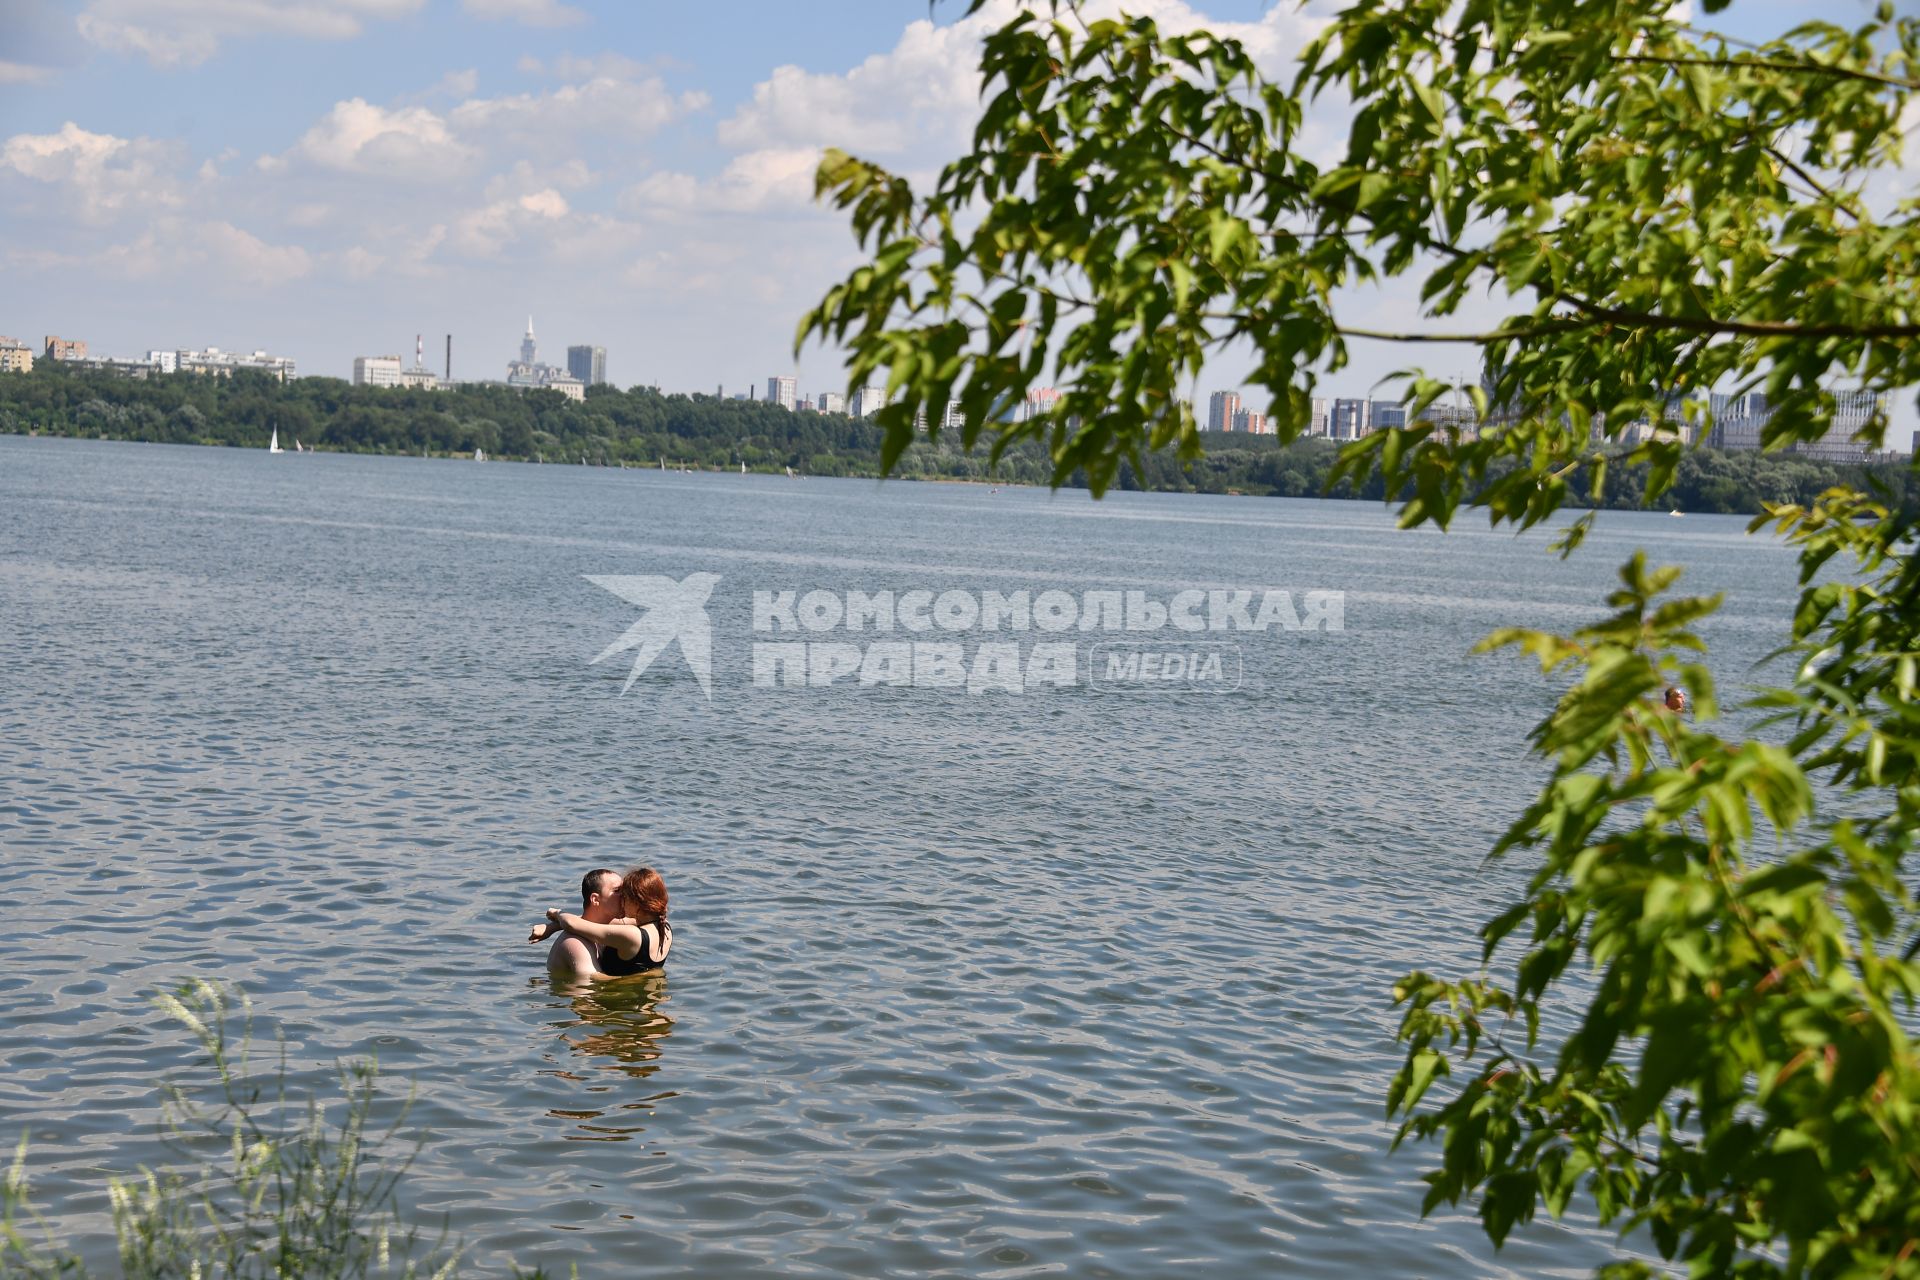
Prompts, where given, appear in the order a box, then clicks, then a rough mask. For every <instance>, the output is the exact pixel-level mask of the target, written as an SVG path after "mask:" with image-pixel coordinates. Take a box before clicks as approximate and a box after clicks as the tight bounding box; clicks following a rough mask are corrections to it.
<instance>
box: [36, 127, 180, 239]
mask: <svg viewBox="0 0 1920 1280" xmlns="http://www.w3.org/2000/svg"><path fill="white" fill-rule="evenodd" d="M180 160H181V155H180V152H179V149H178V148H177V147H175V146H173V145H172V144H169V143H163V142H155V141H154V140H152V139H150V138H116V137H114V136H113V135H112V134H105V133H90V132H88V131H87V130H85V129H82V128H81V127H80V126H79V125H77V124H74V123H73V122H72V121H68V122H67V123H66V124H65V125H63V126H62V127H61V129H60V132H58V133H42V134H31V133H19V134H15V135H14V136H13V137H11V138H8V139H7V140H6V142H4V143H0V173H5V172H7V171H11V172H13V173H15V174H18V175H20V176H22V177H25V178H29V179H31V180H33V181H35V182H40V183H46V184H48V185H51V186H54V187H56V188H59V189H60V190H61V191H62V192H63V193H64V195H65V196H66V197H67V198H68V199H69V200H70V201H71V202H72V207H73V209H74V211H75V212H77V214H78V215H79V217H80V219H81V220H82V221H83V222H87V223H95V224H97V223H102V222H106V221H109V220H111V219H113V218H114V217H116V216H118V215H120V214H121V213H123V212H126V211H128V210H130V209H153V208H161V209H164V208H172V207H177V206H178V205H179V204H180V202H181V193H180V189H179V183H178V180H177V178H176V177H175V174H174V172H173V171H174V170H176V169H177V167H178V165H179V163H180Z"/></svg>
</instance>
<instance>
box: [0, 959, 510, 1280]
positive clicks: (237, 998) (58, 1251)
mask: <svg viewBox="0 0 1920 1280" xmlns="http://www.w3.org/2000/svg"><path fill="white" fill-rule="evenodd" d="M152 1003H153V1005H154V1007H155V1008H156V1009H157V1010H158V1011H159V1012H160V1013H161V1014H162V1015H163V1016H164V1018H165V1019H166V1020H167V1021H169V1022H171V1023H173V1024H174V1025H176V1026H178V1027H181V1028H184V1029H185V1030H186V1031H187V1032H188V1033H189V1034H190V1036H191V1043H192V1044H193V1045H194V1046H195V1047H197V1048H198V1050H199V1052H200V1055H201V1058H200V1063H199V1068H200V1069H199V1072H198V1074H196V1075H195V1076H193V1077H188V1078H184V1079H175V1080H172V1081H169V1082H168V1083H166V1084H164V1085H163V1086H162V1087H161V1090H160V1103H161V1127H162V1134H163V1137H164V1138H165V1139H166V1141H167V1143H168V1145H169V1146H171V1147H173V1148H174V1149H175V1150H177V1151H178V1152H179V1155H180V1157H181V1159H180V1162H179V1164H178V1165H177V1166H176V1167H172V1168H167V1169H161V1170H141V1171H140V1172H138V1173H137V1174H134V1175H132V1176H130V1177H123V1178H116V1179H113V1180H111V1181H110V1182H109V1183H108V1186H107V1199H108V1203H109V1204H110V1205H111V1207H112V1211H113V1229H114V1238H115V1239H114V1243H115V1246H116V1248H115V1253H116V1255H117V1261H116V1265H115V1267H114V1269H113V1272H112V1274H114V1275H117V1276H120V1277H122V1278H123V1280H182V1278H183V1277H197V1278H199V1280H255V1278H256V1277H257V1278H258V1280H269V1278H278V1277H300V1278H301V1280H374V1278H376V1277H383V1278H385V1277H390V1278H391V1280H452V1277H454V1276H455V1275H457V1274H458V1271H459V1268H460V1264H461V1256H460V1251H459V1249H458V1247H457V1246H456V1245H455V1244H454V1243H452V1242H450V1241H449V1240H448V1239H446V1238H445V1236H444V1235H443V1236H441V1237H440V1238H439V1239H436V1240H434V1241H431V1242H425V1241H423V1240H422V1238H421V1235H420V1233H419V1231H418V1230H417V1229H415V1228H414V1227H412V1226H410V1225H408V1224H407V1222H406V1221H405V1219H404V1217H403V1216H402V1212H401V1209H400V1205H399V1198H398V1194H397V1192H398V1189H399V1184H400V1181H401V1179H402V1178H403V1176H404V1175H405V1173H406V1171H407V1168H408V1166H409V1165H410V1164H411V1163H412V1149H411V1148H409V1147H408V1146H407V1144H406V1143H405V1142H404V1141H403V1140H401V1139H400V1136H399V1130H400V1127H401V1125H402V1124H403V1122H404V1120H405V1116H406V1106H405V1104H404V1102H401V1101H398V1100H396V1099H393V1098H391V1097H386V1096H383V1094H382V1091H381V1088H380V1076H379V1073H378V1071H377V1070H376V1068H375V1064H374V1063H372V1062H371V1061H368V1060H355V1061H348V1062H342V1063H340V1064H339V1066H338V1074H339V1085H340V1089H339V1096H338V1097H337V1098H334V1099H331V1100H323V1099H319V1098H300V1097H296V1096H293V1095H291V1094H290V1093H289V1091H288V1089H287V1081H286V1067H285V1063H284V1062H281V1063H279V1064H278V1066H277V1067H276V1069H274V1070H272V1071H267V1072H262V1071H258V1070H256V1069H255V1065H254V1058H253V1050H254V1047H255V1046H254V1044H253V1037H252V1029H253V1023H252V1017H251V1009H250V1006H249V1004H248V1002H247V999H246V996H245V993H244V992H242V991H240V990H239V989H238V988H237V987H232V986H228V985H223V984H219V983H213V982H207V981H204V980H194V981H191V982H188V983H186V984H184V985H182V986H181V987H180V988H178V989H177V990H175V991H170V992H162V993H159V994H157V995H156V996H154V997H153V1000H152ZM377 1113H384V1114H385V1116H386V1119H385V1123H384V1124H379V1123H376V1121H375V1116H376V1114H377ZM329 1117H332V1118H331V1119H330V1118H329ZM31 1156H32V1149H31V1147H30V1146H29V1144H28V1142H27V1140H26V1139H25V1138H24V1137H23V1138H22V1139H21V1141H20V1145H19V1147H18V1148H17V1151H16V1154H15V1158H14V1161H13V1165H12V1167H11V1169H9V1170H8V1171H7V1173H6V1177H5V1181H4V1182H0V1278H3V1280H56V1278H58V1280H84V1277H86V1276H87V1275H88V1274H89V1273H90V1268H89V1266H88V1264H87V1260H86V1257H85V1254H84V1252H83V1251H82V1250H79V1249H76V1248H75V1247H74V1242H73V1241H72V1240H61V1239H60V1238H58V1235H57V1233H55V1232H54V1231H53V1230H52V1229H51V1228H50V1227H49V1225H48V1224H46V1223H45V1222H43V1221H41V1220H40V1219H39V1218H38V1217H37V1215H36V1214H35V1213H34V1211H33V1209H32V1207H31V1203H30V1200H31V1187H30V1185H29V1170H30V1167H31ZM543 1274H544V1273H542V1272H538V1271H535V1272H531V1273H528V1272H519V1271H516V1272H515V1275H516V1276H517V1277H519V1280H540V1278H541V1276H542V1275H543Z"/></svg>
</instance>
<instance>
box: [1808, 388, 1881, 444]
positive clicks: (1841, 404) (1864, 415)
mask: <svg viewBox="0 0 1920 1280" xmlns="http://www.w3.org/2000/svg"><path fill="white" fill-rule="evenodd" d="M1830 394H1831V395H1832V396H1833V425H1832V426H1830V427H1828V428H1827V434H1825V435H1824V436H1821V437H1820V438H1819V439H1818V440H1813V441H1809V442H1807V443H1805V444H1796V445H1793V446H1791V447H1790V448H1789V449H1788V452H1790V453H1797V454H1799V455H1800V456H1801V457H1804V458H1818V459H1819V460H1820V461H1822V462H1865V461H1867V457H1868V454H1869V453H1870V452H1871V450H1870V448H1869V446H1868V445H1867V444H1865V443H1864V442H1862V441H1859V440H1855V439H1853V434H1854V433H1855V432H1856V431H1859V430H1860V429H1861V428H1862V427H1865V426H1866V425H1867V422H1868V420H1870V419H1871V418H1872V417H1873V416H1874V415H1875V414H1878V415H1880V416H1881V417H1882V418H1884V417H1885V416H1886V412H1887V398H1886V397H1885V396H1884V395H1880V394H1878V393H1876V392H1872V391H1835V392H1831V393H1830Z"/></svg>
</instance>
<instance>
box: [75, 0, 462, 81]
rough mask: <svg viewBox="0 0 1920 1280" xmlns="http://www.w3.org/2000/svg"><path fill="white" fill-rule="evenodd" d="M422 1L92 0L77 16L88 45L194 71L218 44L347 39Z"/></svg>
mask: <svg viewBox="0 0 1920 1280" xmlns="http://www.w3.org/2000/svg"><path fill="white" fill-rule="evenodd" d="M425 3H426V0H92V2H91V3H89V4H88V5H87V7H86V8H85V9H84V10H82V11H81V13H80V15H79V17H78V18H76V19H75V23H76V26H77V28H78V30H79V32H80V34H81V35H82V36H83V37H85V38H86V39H87V40H88V41H90V42H92V43H93V44H96V45H98V46H100V47H101V48H103V49H106V50H109V51H111V52H114V53H122V54H137V55H139V56H141V57H144V58H146V59H147V61H149V62H151V63H153V65H155V66H157V67H177V66H194V65H197V64H198V63H201V62H205V61H206V60H207V59H208V58H210V57H212V56H213V54H214V53H215V52H216V51H217V50H218V49H219V47H220V42H221V41H222V40H226V39H230V38H235V37H247V36H262V35H277V36H294V37H297V38H301V39H308V40H349V39H352V38H353V37H355V36H357V35H359V34H360V33H361V31H363V30H364V29H365V26H366V23H367V21H369V20H380V19H393V18H400V17H405V16H407V15H409V14H412V13H415V12H417V11H418V10H419V9H420V8H421V7H422V6H423V5H424V4H425Z"/></svg>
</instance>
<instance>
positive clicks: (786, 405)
mask: <svg viewBox="0 0 1920 1280" xmlns="http://www.w3.org/2000/svg"><path fill="white" fill-rule="evenodd" d="M799 386H800V382H799V379H797V378H793V377H789V376H786V375H783V374H775V375H774V376H773V377H771V378H768V379H767V399H768V400H770V401H772V402H773V403H774V404H777V405H779V406H780V407H781V408H782V409H785V410H786V411H787V412H788V413H792V412H793V410H794V407H795V406H796V405H797V404H798V403H799Z"/></svg>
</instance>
